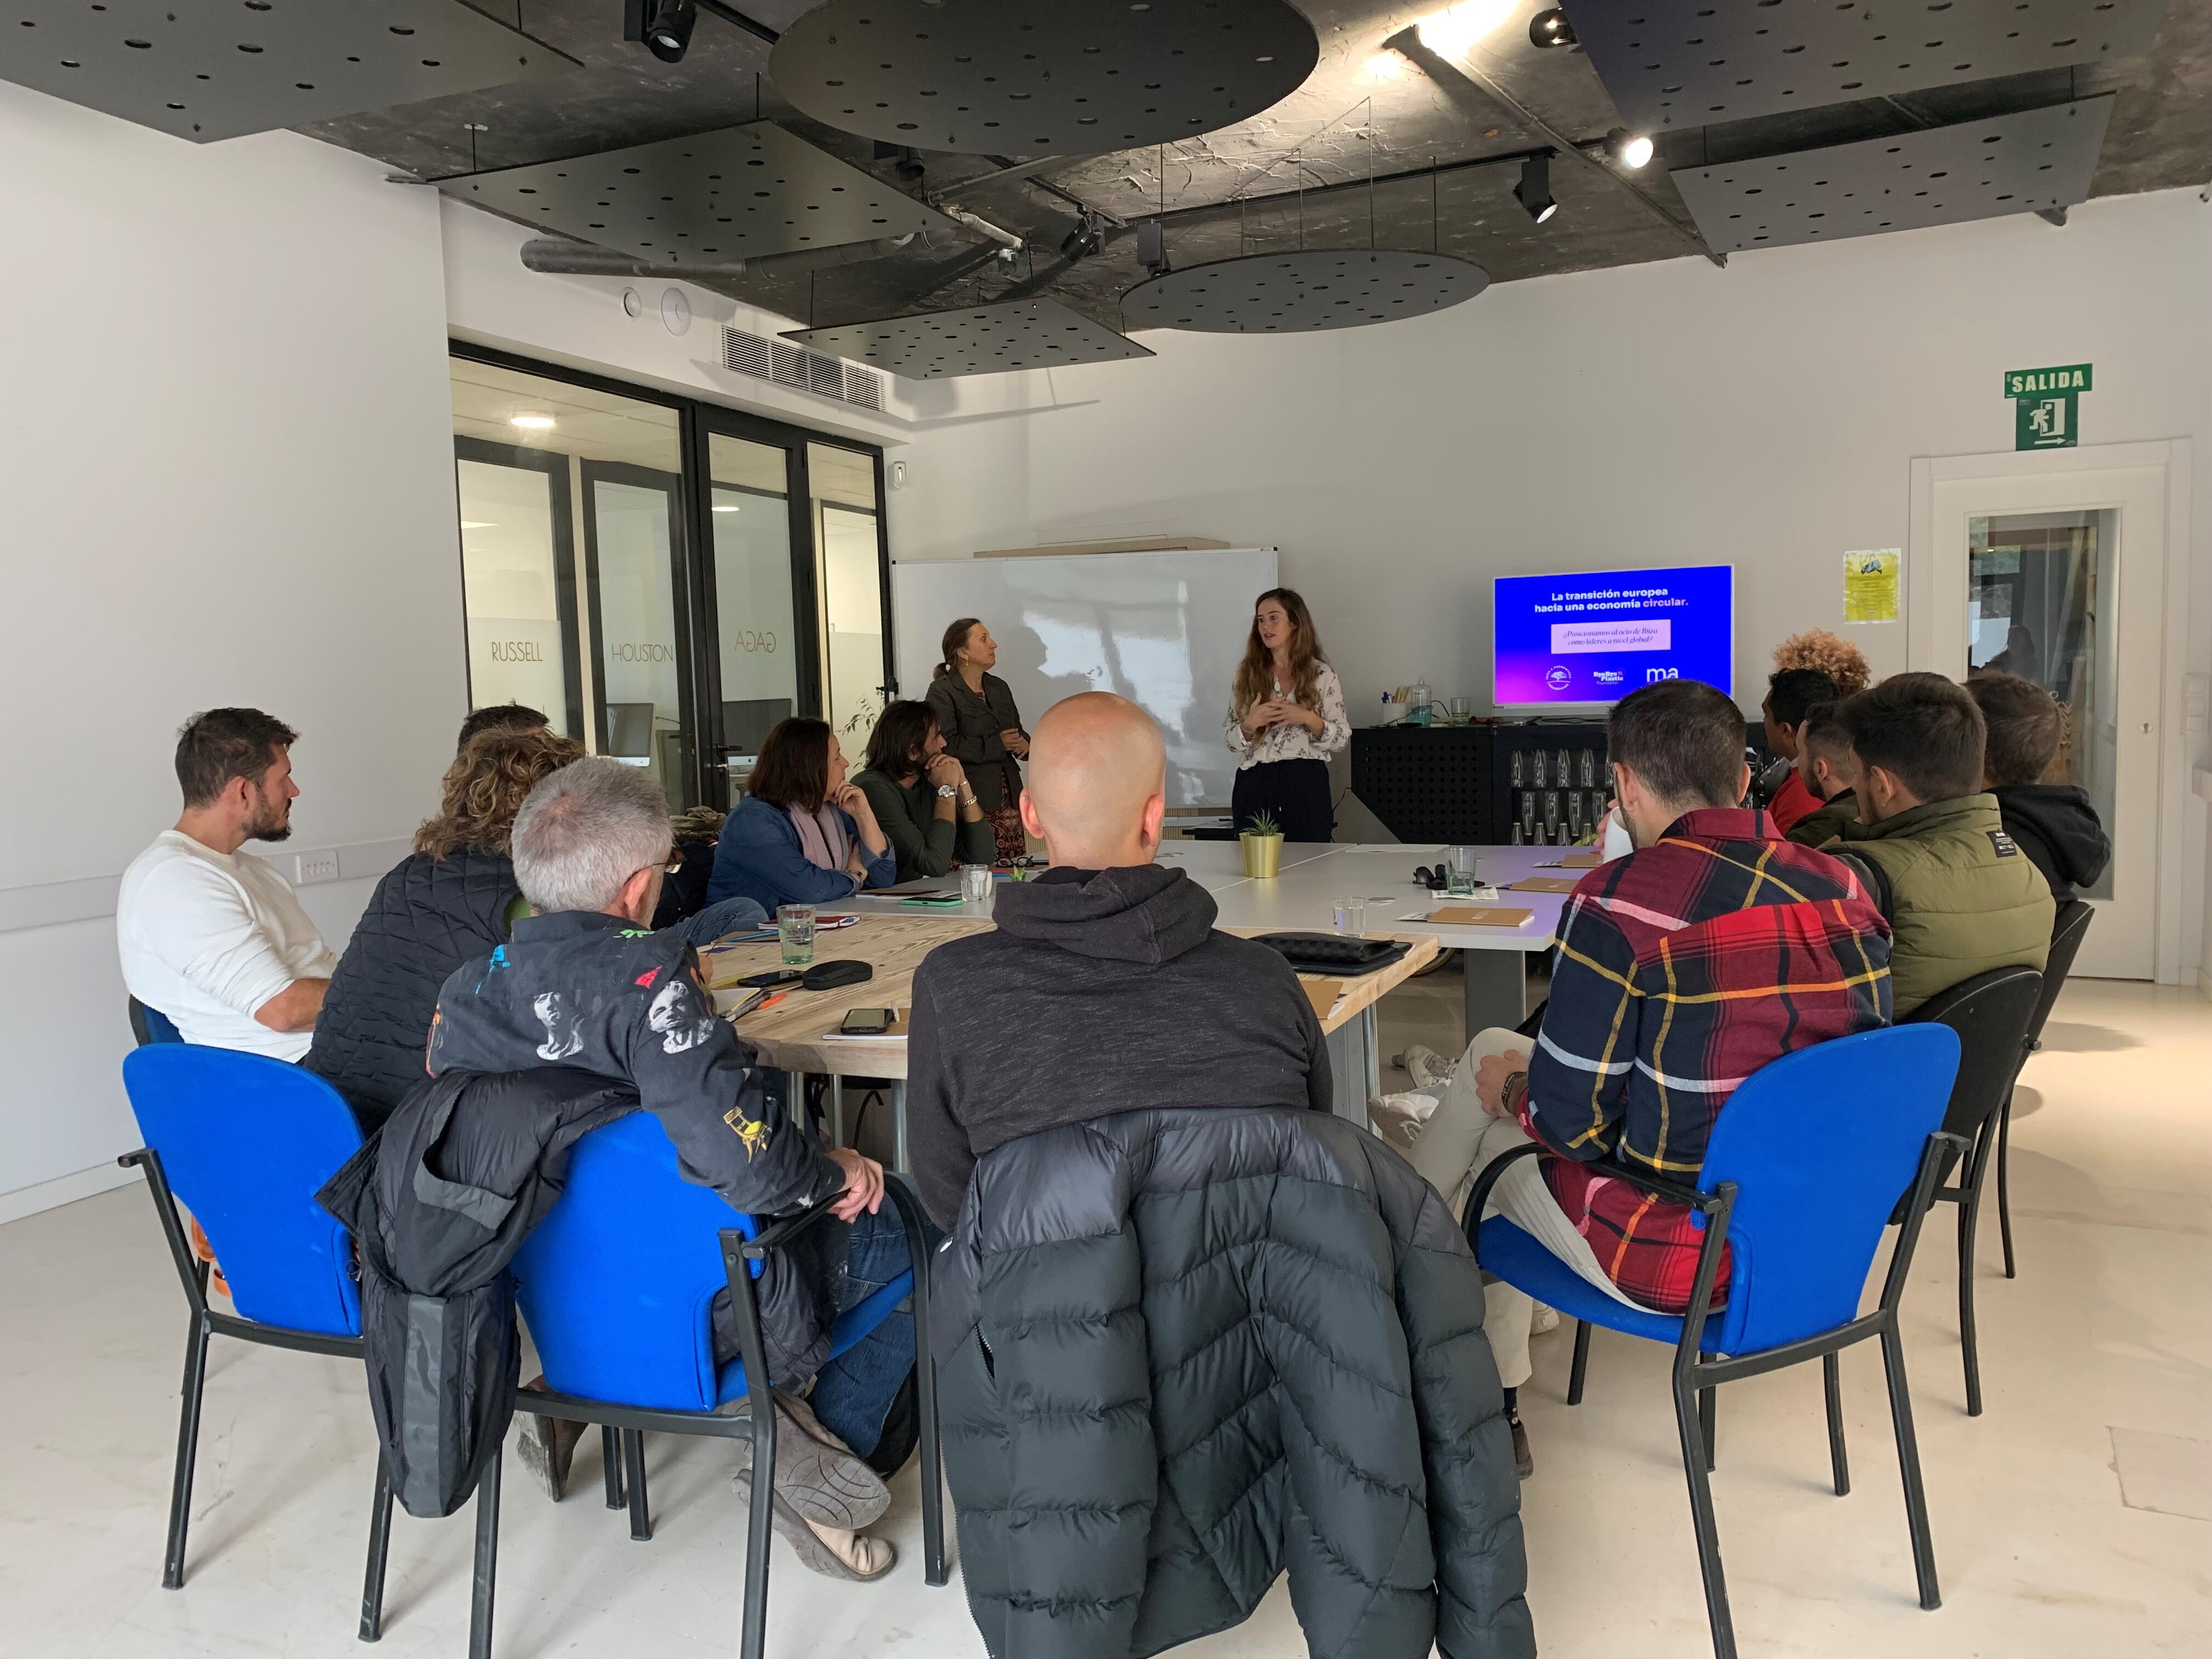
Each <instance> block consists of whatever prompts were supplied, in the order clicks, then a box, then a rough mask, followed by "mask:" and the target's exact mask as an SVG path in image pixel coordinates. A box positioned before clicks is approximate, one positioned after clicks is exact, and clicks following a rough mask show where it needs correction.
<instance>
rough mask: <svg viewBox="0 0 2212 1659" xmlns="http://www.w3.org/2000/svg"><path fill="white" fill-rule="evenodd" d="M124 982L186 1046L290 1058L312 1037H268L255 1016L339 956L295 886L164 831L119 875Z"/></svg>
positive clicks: (322, 973) (244, 856)
mask: <svg viewBox="0 0 2212 1659" xmlns="http://www.w3.org/2000/svg"><path fill="white" fill-rule="evenodd" d="M115 942H116V949H117V951H118V953H119V954H120V955H121V957H122V959H123V982H124V984H125V986H127V987H129V988H130V991H131V995H132V996H134V997H137V999H138V1000H139V1001H141V1002H143V1003H144V1004H145V1005H146V1006H148V1007H149V1008H155V1009H159V1010H160V1011H161V1012H162V1013H165V1014H167V1016H168V1017H169V1018H171V1019H173V1020H174V1021H175V1022H176V1025H177V1029H178V1030H179V1031H180V1032H182V1033H183V1034H184V1039H185V1042H198V1043H204V1044H206V1045H207V1046H208V1047H210V1048H242V1049H244V1050H246V1052H247V1053H249V1054H268V1055H270V1056H271V1057H273V1058H275V1059H277V1060H298V1059H299V1058H300V1057H301V1055H303V1054H306V1053H307V1045H308V1044H309V1043H310V1042H313V1039H314V1033H313V1031H311V1030H310V1031H272V1030H270V1029H269V1028H268V1027H267V1026H266V1025H264V1024H261V1023H260V1022H259V1021H258V1020H257V1019H255V1018H253V1011H254V1010H255V1009H257V1008H258V1007H260V1006H262V1005H263V1004H264V1003H266V1002H267V1001H268V1000H270V998H271V997H273V996H276V995H278V994H280V993H282V992H283V990H284V988H285V987H287V986H289V985H290V984H291V983H292V982H293V981H295V980H301V979H327V978H328V977H330V974H331V969H333V968H335V967H336V966H337V957H335V956H333V955H331V951H330V948H329V947H328V946H327V945H325V944H324V943H323V936H322V935H321V934H320V933H318V932H317V931H316V929H315V924H314V923H313V921H309V920H308V918H307V912H306V911H305V910H303V909H301V908H300V901H299V898H298V896H296V895H295V893H294V892H293V891H292V884H291V883H289V881H286V880H285V879H284V878H283V876H281V875H279V874H277V872H276V871H275V870H273V869H271V868H270V866H269V865H268V864H267V863H266V862H265V861H264V860H261V859H258V858H256V857H255V856H254V855H253V854H251V853H246V852H238V853H218V852H216V850H215V849H214V848H212V847H208V846H205V845H204V844H203V843H201V842H197V841H194V840H193V839H192V838H191V836H187V835H185V834H184V833H183V832H182V831H181V830H176V829H164V830H163V831H162V832H161V834H160V835H158V836H155V838H154V844H153V845H152V846H151V847H149V848H147V849H146V850H145V851H144V852H143V853H141V854H139V855H138V856H137V858H135V859H133V860H131V867H130V868H129V869H128V870H125V872H123V891H122V895H121V896H120V897H119V899H118V902H117V903H116V907H115Z"/></svg>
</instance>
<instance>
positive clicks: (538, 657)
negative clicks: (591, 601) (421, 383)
mask: <svg viewBox="0 0 2212 1659" xmlns="http://www.w3.org/2000/svg"><path fill="white" fill-rule="evenodd" d="M469 453H479V454H482V453H492V454H496V453H498V452H497V451H496V450H494V449H493V448H492V447H490V446H483V447H482V448H481V449H478V448H477V447H474V446H471V450H470V452H469ZM469 453H464V454H463V455H462V457H461V458H460V459H459V460H457V462H456V463H455V473H456V477H457V479H458V482H459V487H460V503H461V592H462V595H463V600H464V607H465V612H466V616H467V619H468V636H469V706H470V707H471V708H483V707H484V706H485V705H486V704H489V703H499V702H520V703H525V704H527V705H528V706H529V707H531V708H540V709H543V710H544V712H545V715H546V718H547V720H549V721H550V724H551V726H552V727H553V729H554V730H555V731H556V732H561V733H562V734H563V735H564V736H573V735H574V733H575V732H576V731H577V729H578V728H579V726H580V725H581V723H582V709H581V700H580V697H579V696H578V686H577V679H576V674H575V662H574V656H573V654H572V653H573V652H574V635H575V631H576V600H575V568H574V559H573V555H572V553H571V550H570V548H569V544H568V543H569V538H568V520H567V513H566V510H565V509H566V507H567V505H568V503H567V501H566V500H565V499H564V497H565V495H566V493H567V489H568V478H567V473H566V471H565V469H559V468H555V469H548V468H544V467H536V466H531V465H516V464H515V463H514V461H513V460H511V459H510V460H507V461H504V462H501V461H499V460H495V459H469Z"/></svg>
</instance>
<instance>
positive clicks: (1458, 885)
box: [1444, 847, 1476, 898]
mask: <svg viewBox="0 0 2212 1659" xmlns="http://www.w3.org/2000/svg"><path fill="white" fill-rule="evenodd" d="M1474 854H1475V849H1474V848H1472V847H1455V848H1452V849H1451V867H1450V868H1449V869H1448V870H1446V871H1445V872H1444V892H1445V893H1446V895H1447V896H1450V897H1452V898H1466V897H1468V896H1469V895H1471V894H1472V893H1473V892H1474V890H1475V885H1476V883H1475V878H1474Z"/></svg>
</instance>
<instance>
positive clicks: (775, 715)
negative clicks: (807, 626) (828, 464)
mask: <svg viewBox="0 0 2212 1659" xmlns="http://www.w3.org/2000/svg"><path fill="white" fill-rule="evenodd" d="M707 458H708V485H709V488H708V495H709V501H708V534H709V536H710V537H711V538H712V539H713V542H714V568H713V578H714V585H713V588H712V604H711V605H710V607H709V609H710V611H711V617H710V620H709V629H708V631H709V632H710V634H711V635H712V636H713V638H714V642H715V659H716V667H717V670H718V678H719V684H718V685H717V688H716V690H717V696H716V702H718V704H719V705H720V706H719V708H718V709H717V711H716V712H717V714H719V716H720V718H719V720H718V721H717V722H716V724H715V726H714V730H715V732H716V740H715V747H716V750H717V758H718V759H719V761H720V765H721V767H722V769H723V772H724V774H725V775H726V778H727V779H728V782H729V788H730V794H731V799H736V797H737V795H738V792H739V791H741V790H742V789H743V788H744V779H745V778H746V777H747V776H748V775H750V773H751V771H752V768H753V762H754V760H755V759H756V758H757V757H758V756H759V754H760V745H761V740H762V739H763V738H765V737H766V736H767V735H768V734H769V731H770V729H771V728H773V727H774V726H775V724H776V722H777V721H779V720H788V719H789V718H790V717H791V716H792V715H793V714H797V713H798V712H799V708H800V704H801V697H800V685H799V663H800V659H801V653H800V651H799V611H798V607H797V606H796V605H794V603H793V569H792V560H791V550H792V535H791V459H792V458H791V453H790V451H789V450H787V449H786V448H784V447H781V446H778V445H775V444H765V443H755V442H753V441H750V440H748V439H744V438H736V437H732V436H730V435H726V434H725V433H720V432H710V433H708V436H707Z"/></svg>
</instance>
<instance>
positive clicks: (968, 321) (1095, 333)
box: [784, 300, 1152, 380]
mask: <svg viewBox="0 0 2212 1659" xmlns="http://www.w3.org/2000/svg"><path fill="white" fill-rule="evenodd" d="M784 337H785V338H786V339H787V340H804V341H805V343H807V344H808V345H811V346H812V347H814V348H815V349H817V350H818V351H827V352H829V353H831V354H833V355H834V356H839V357H844V358H848V359H850V360H851V361H852V362H856V363H868V364H871V365H872V366H873V367H875V368H882V369H888V370H890V372H891V373H892V374H898V375H902V376H904V377H905V378H906V379H908V380H942V379H945V378H947V377H949V376H951V375H955V374H1004V373H1006V372H1007V371H1008V370H1010V369H1017V368H1066V367H1068V366H1069V365H1070V364H1073V363H1100V362H1112V361H1114V360H1115V359H1117V358H1124V357H1149V356H1152V353H1151V352H1149V351H1147V350H1146V349H1145V348H1144V347H1142V346H1140V345H1139V344H1137V343H1136V342H1135V341H1133V340H1129V339H1125V338H1123V337H1121V335H1119V334H1116V333H1115V331H1113V330H1112V329H1110V328H1104V327H1102V326H1101V325H1098V324H1097V323H1094V322H1092V321H1091V319H1089V318H1088V317H1085V316H1083V315H1081V314H1080V313H1077V312H1073V311H1070V310H1069V309H1068V308H1067V307H1066V306H1064V305H1062V304H1060V301H1057V300H1012V301H1006V302H1005V303H1003V304H1000V305H992V306H975V307H970V308H969V309H968V310H965V311H929V312H923V313H921V314H919V315H917V316H913V317H892V318H888V319H885V320H884V321H883V322H880V323H853V324H849V325H847V326H845V327H843V328H805V329H798V330H794V331H792V332H791V333H788V334H787V335H785V336H784Z"/></svg>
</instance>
